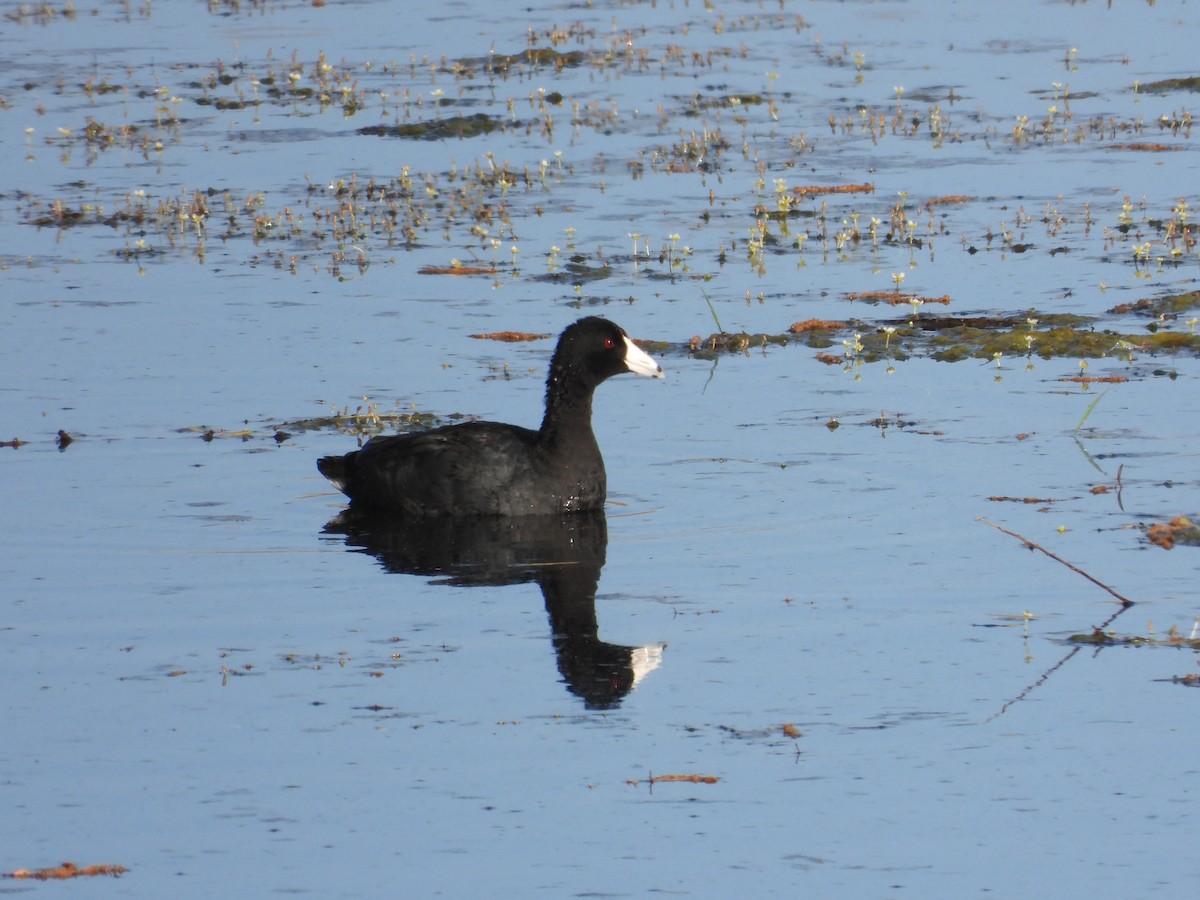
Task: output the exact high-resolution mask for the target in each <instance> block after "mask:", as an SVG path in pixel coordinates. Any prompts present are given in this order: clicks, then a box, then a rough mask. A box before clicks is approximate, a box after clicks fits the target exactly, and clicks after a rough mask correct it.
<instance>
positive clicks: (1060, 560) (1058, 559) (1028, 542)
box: [975, 516, 1133, 606]
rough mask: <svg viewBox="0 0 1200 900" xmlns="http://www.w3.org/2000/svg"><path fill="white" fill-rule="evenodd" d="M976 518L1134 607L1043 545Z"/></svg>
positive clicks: (1125, 599)
mask: <svg viewBox="0 0 1200 900" xmlns="http://www.w3.org/2000/svg"><path fill="white" fill-rule="evenodd" d="M975 518H976V519H977V520H978V521H980V522H982V523H983V524H985V525H991V526H992V527H993V528H995V529H996V530H997V531H1003V532H1004V533H1005V534H1007V535H1008V536H1009V537H1014V538H1016V539H1017V540H1018V541H1020V542H1021V543H1022V544H1024V545H1025V546H1026V547H1027V548H1029V549H1030V550H1040V551H1041V552H1042V553H1045V554H1046V555H1047V556H1048V557H1050V558H1051V559H1052V560H1054V561H1055V562H1058V563H1062V564H1063V565H1064V566H1066V567H1067V568H1068V569H1070V570H1071V571H1072V572H1074V573H1075V574H1077V575H1082V576H1083V577H1084V578H1086V579H1087V580H1088V581H1090V582H1091V583H1092V584H1094V585H1096V587H1099V588H1103V589H1104V590H1106V591H1108V593H1110V594H1112V595H1113V596H1114V597H1116V598H1117V599H1118V600H1120V601H1121V605H1122V606H1133V601H1132V600H1130V599H1129V598H1128V597H1126V596H1124V595H1122V594H1118V593H1117V592H1116V591H1114V590H1113V589H1112V588H1110V587H1109V586H1108V585H1107V584H1105V583H1104V582H1103V581H1101V580H1100V579H1098V578H1093V577H1092V576H1091V575H1089V574H1088V573H1087V572H1085V571H1083V569H1081V568H1079V566H1077V565H1074V564H1073V563H1069V562H1067V561H1066V560H1065V559H1063V558H1062V557H1061V556H1057V555H1055V554H1054V553H1051V552H1050V551H1049V550H1047V549H1046V548H1045V547H1043V546H1042V545H1041V544H1035V543H1034V542H1033V541H1031V540H1029V538H1027V537H1025V536H1023V535H1020V534H1017V533H1016V532H1015V531H1009V530H1008V529H1007V528H1004V527H1002V526H1000V525H997V524H996V523H995V522H993V521H991V520H989V519H985V518H984V517H983V516H976V517H975Z"/></svg>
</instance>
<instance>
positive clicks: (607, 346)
mask: <svg viewBox="0 0 1200 900" xmlns="http://www.w3.org/2000/svg"><path fill="white" fill-rule="evenodd" d="M615 346H617V342H616V341H614V340H613V339H612V338H605V339H604V349H605V350H611V349H612V348H613V347H615Z"/></svg>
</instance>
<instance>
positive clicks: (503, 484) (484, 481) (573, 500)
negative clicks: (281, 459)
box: [317, 316, 662, 516]
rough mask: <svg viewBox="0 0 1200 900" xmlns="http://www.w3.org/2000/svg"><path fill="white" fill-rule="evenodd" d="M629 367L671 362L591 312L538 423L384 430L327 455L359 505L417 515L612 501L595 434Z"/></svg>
mask: <svg viewBox="0 0 1200 900" xmlns="http://www.w3.org/2000/svg"><path fill="white" fill-rule="evenodd" d="M622 372H633V373H634V374H635V375H647V376H650V377H653V378H661V377H662V368H661V367H660V366H659V365H658V363H657V362H655V361H654V359H653V358H651V357H650V356H649V355H648V354H646V353H645V352H644V351H643V350H641V349H640V348H639V347H638V346H637V345H636V344H634V343H633V341H631V340H630V339H629V337H628V335H626V334H625V332H624V331H622V330H621V329H620V328H619V327H617V326H616V325H614V324H613V323H612V322H609V321H608V320H607V319H602V318H599V317H597V316H589V317H588V318H585V319H580V320H579V321H578V322H575V323H574V324H572V325H570V326H568V327H567V329H566V330H565V331H564V332H563V333H562V336H561V337H560V338H559V340H558V346H557V348H556V349H555V351H554V357H553V359H551V361H550V374H549V377H548V378H547V379H546V415H545V418H544V419H543V420H542V426H541V428H539V429H538V430H537V431H533V430H531V429H529V428H521V427H520V426H517V425H506V424H503V423H500V422H468V423H465V424H462V425H447V426H445V427H443V428H435V429H433V430H431V431H423V432H416V433H413V434H400V435H392V436H387V437H376V438H372V439H371V440H369V441H367V443H366V444H364V445H363V447H362V448H361V449H360V450H355V451H353V452H351V453H347V454H346V455H345V456H326V457H323V458H321V459H319V460H318V461H317V468H318V469H320V471H321V474H323V475H324V476H325V477H326V478H328V479H329V480H330V481H332V482H333V483H334V484H335V485H336V486H337V487H338V489H339V490H341V491H342V492H343V493H344V494H346V496H348V497H349V498H350V501H351V503H350V505H351V509H356V510H357V509H362V510H374V511H383V512H389V513H399V514H403V515H408V516H480V515H500V516H517V515H545V514H547V513H560V512H577V511H581V510H591V509H599V508H601V507H603V506H604V498H605V494H606V491H607V485H606V479H605V473H604V459H603V458H602V457H601V455H600V447H599V445H597V443H596V435H595V434H594V433H593V432H592V394H593V392H594V391H595V390H596V387H597V386H598V385H599V384H600V383H601V382H603V381H604V380H605V379H607V378H611V377H612V376H613V375H618V374H620V373H622Z"/></svg>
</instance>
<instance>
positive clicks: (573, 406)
mask: <svg viewBox="0 0 1200 900" xmlns="http://www.w3.org/2000/svg"><path fill="white" fill-rule="evenodd" d="M594 391H595V386H594V385H590V384H587V383H585V382H584V381H582V380H581V379H580V378H579V374H578V373H577V372H572V371H571V370H569V369H563V368H561V367H559V366H555V365H552V366H551V371H550V377H549V378H548V379H547V381H546V415H545V417H544V418H543V419H542V427H541V430H540V431H539V433H538V443H540V444H541V445H542V446H544V447H546V448H547V449H561V448H563V447H570V446H583V447H588V448H591V447H595V446H596V435H595V434H594V433H593V432H592V394H593V393H594Z"/></svg>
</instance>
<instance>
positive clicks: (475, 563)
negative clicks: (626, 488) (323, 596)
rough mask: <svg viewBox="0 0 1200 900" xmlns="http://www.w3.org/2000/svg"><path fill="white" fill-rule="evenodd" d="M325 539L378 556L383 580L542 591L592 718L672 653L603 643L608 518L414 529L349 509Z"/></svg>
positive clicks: (417, 524)
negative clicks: (424, 579)
mask: <svg viewBox="0 0 1200 900" xmlns="http://www.w3.org/2000/svg"><path fill="white" fill-rule="evenodd" d="M324 533H325V534H335V535H341V536H342V537H343V539H344V540H345V543H346V547H347V548H348V549H350V550H352V551H354V552H357V553H366V554H369V555H371V556H374V557H375V558H376V559H377V560H378V561H379V563H380V565H381V566H382V567H383V568H384V570H385V571H387V572H391V573H393V574H399V575H424V576H433V578H434V581H433V583H434V584H445V585H453V586H456V587H496V586H500V585H513V584H525V583H527V582H534V583H536V584H537V585H538V586H539V587H540V588H541V590H542V597H543V599H544V600H545V603H546V612H547V614H548V615H549V617H550V629H551V634H552V641H553V643H554V650H555V654H556V656H557V659H558V670H559V672H560V673H561V674H562V677H563V681H564V682H565V684H566V685H567V690H569V691H570V692H571V693H572V694H574V695H575V696H577V697H579V698H581V699H582V700H583V702H584V705H585V706H586V707H587V708H588V709H614V708H616V707H617V706H619V705H620V704H621V701H622V700H623V699H624V698H625V695H626V694H628V693H629V692H630V691H631V690H633V688H634V687H635V686H636V685H637V683H638V682H639V681H640V680H641V679H642V678H643V677H644V676H645V675H646V674H647V673H649V672H651V671H653V670H654V669H655V668H657V667H658V665H659V663H660V662H661V660H662V651H663V650H664V649H665V647H666V644H646V645H643V646H640V647H626V646H623V645H620V644H610V643H607V642H605V641H603V640H601V639H600V638H599V636H598V631H599V626H598V623H597V620H596V588H597V585H598V584H599V582H600V571H601V569H603V568H604V561H605V554H606V552H607V549H608V522H607V520H606V518H605V515H604V513H603V512H602V511H600V512H592V513H575V514H571V515H562V516H558V515H555V516H523V517H517V518H494V519H472V520H466V521H457V520H453V519H432V520H428V521H421V520H416V521H412V520H409V521H406V520H403V519H398V518H395V517H389V516H379V515H372V514H364V513H356V512H351V511H349V510H347V511H345V512H343V513H341V514H339V515H337V516H335V517H334V518H333V519H331V520H330V521H329V523H328V524H327V525H326V526H325V529H324Z"/></svg>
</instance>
